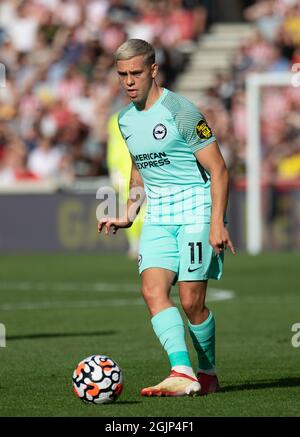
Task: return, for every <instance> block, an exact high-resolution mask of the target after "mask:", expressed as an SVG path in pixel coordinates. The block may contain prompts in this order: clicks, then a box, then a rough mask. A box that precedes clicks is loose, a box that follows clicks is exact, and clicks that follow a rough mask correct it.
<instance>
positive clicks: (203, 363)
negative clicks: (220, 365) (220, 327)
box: [188, 312, 215, 371]
mask: <svg viewBox="0 0 300 437" xmlns="http://www.w3.org/2000/svg"><path fill="white" fill-rule="evenodd" d="M188 327H189V332H190V335H191V337H192V340H193V344H194V347H195V349H196V352H197V355H198V365H199V370H204V371H205V370H210V371H213V370H214V368H215V319H214V316H213V314H212V313H211V312H210V313H209V315H208V318H207V319H206V320H204V322H203V323H200V325H192V324H191V322H190V321H189V322H188Z"/></svg>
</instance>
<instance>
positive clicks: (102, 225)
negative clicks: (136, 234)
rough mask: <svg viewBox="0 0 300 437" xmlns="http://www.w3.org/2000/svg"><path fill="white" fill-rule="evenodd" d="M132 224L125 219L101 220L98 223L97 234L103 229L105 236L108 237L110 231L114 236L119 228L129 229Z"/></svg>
mask: <svg viewBox="0 0 300 437" xmlns="http://www.w3.org/2000/svg"><path fill="white" fill-rule="evenodd" d="M131 225H132V222H130V221H128V220H125V219H117V218H103V219H101V220H99V222H98V233H99V234H100V233H101V231H102V229H105V235H109V232H110V230H112V233H113V234H114V235H115V234H116V233H117V230H118V229H119V228H130V226H131Z"/></svg>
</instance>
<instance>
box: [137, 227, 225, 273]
mask: <svg viewBox="0 0 300 437" xmlns="http://www.w3.org/2000/svg"><path fill="white" fill-rule="evenodd" d="M209 230H210V224H209V223H205V224H195V225H153V224H150V223H144V225H143V230H142V235H141V239H140V251H139V259H138V263H139V273H140V274H141V273H142V272H143V271H144V270H146V269H149V268H151V267H160V268H163V269H168V270H172V271H173V272H175V273H176V280H178V281H204V280H207V279H220V278H221V276H222V271H223V260H224V254H223V252H222V253H221V254H220V255H216V254H215V252H214V250H213V248H212V246H211V245H210V244H209Z"/></svg>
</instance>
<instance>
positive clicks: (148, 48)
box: [114, 38, 155, 65]
mask: <svg viewBox="0 0 300 437" xmlns="http://www.w3.org/2000/svg"><path fill="white" fill-rule="evenodd" d="M141 55H142V56H144V62H145V64H147V65H152V64H154V63H155V51H154V48H153V47H152V45H151V44H149V43H148V42H147V41H144V40H143V39H137V38H132V39H128V40H127V41H126V42H124V43H123V44H122V45H121V46H120V47H119V48H118V49H117V50H116V51H115V55H114V57H115V62H118V61H125V60H126V61H127V60H128V59H131V58H133V57H135V56H141Z"/></svg>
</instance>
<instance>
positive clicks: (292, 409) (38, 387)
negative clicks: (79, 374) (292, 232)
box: [0, 253, 300, 417]
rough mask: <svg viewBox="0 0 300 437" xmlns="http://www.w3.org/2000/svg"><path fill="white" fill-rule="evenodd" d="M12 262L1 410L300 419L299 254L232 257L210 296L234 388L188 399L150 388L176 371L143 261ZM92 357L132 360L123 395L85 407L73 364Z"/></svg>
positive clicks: (5, 281) (5, 291) (220, 360)
mask: <svg viewBox="0 0 300 437" xmlns="http://www.w3.org/2000/svg"><path fill="white" fill-rule="evenodd" d="M0 265H1V270H0V295H1V299H0V322H1V323H2V324H4V325H5V327H6V336H7V340H6V347H5V348H4V347H1V348H0V398H1V403H0V416H104V417H112V416H114V417H117V416H123V417H129V416H135V417H139V416H146V417H154V416H160V417H162V416H165V417H172V416H177V417H179V416H180V417H190V416H299V403H298V401H299V388H300V366H299V363H300V348H295V347H293V346H292V343H291V339H292V336H293V332H292V330H291V328H292V325H293V324H294V323H297V322H298V323H299V322H300V312H299V308H300V294H299V266H300V254H299V253H290V254H288V253H276V254H275V253H272V254H262V255H260V256H258V257H250V256H247V255H244V254H239V255H237V256H235V257H233V256H228V257H227V259H226V264H225V271H224V275H223V278H222V280H221V281H219V282H216V281H211V282H210V287H212V288H213V290H210V292H209V294H208V297H209V302H208V306H209V307H210V308H211V309H212V311H213V312H214V314H215V317H216V321H217V367H218V371H219V376H220V381H221V385H222V391H221V392H219V393H217V394H214V395H210V396H206V397H197V398H176V399H172V398H142V397H140V395H139V391H140V389H141V388H142V387H143V386H147V385H151V384H154V383H157V382H159V381H160V380H161V379H162V378H164V377H165V376H167V374H168V371H169V368H168V361H167V357H166V355H165V352H164V351H163V350H162V348H161V346H160V345H159V342H158V340H157V339H156V338H155V336H154V334H153V332H152V328H151V323H150V319H149V315H148V312H147V309H146V307H145V304H144V303H143V301H142V300H141V298H140V294H139V277H138V274H137V268H136V264H135V263H134V262H132V261H129V260H128V259H126V258H125V257H123V256H122V255H115V254H113V255H112V254H111V255H103V254H98V255H97V254H96V255H67V254H60V255H26V256H25V255H24V256H21V255H18V256H7V255H6V256H4V255H2V256H1V257H0ZM216 289H219V290H221V293H218V292H216ZM222 290H223V291H222ZM224 290H227V291H225V292H224ZM176 294H177V288H176V287H174V289H173V291H172V295H173V296H174V299H175V300H176ZM216 296H217V297H219V298H220V297H221V299H219V300H218V299H216ZM188 342H189V347H190V350H192V348H191V342H190V340H188ZM91 354H107V355H109V356H111V357H112V358H114V359H115V360H116V361H117V362H118V363H119V365H120V366H121V367H122V368H123V371H124V376H125V386H124V391H123V393H122V395H121V397H120V398H119V400H118V401H117V402H116V403H114V404H110V405H98V406H97V405H85V404H84V403H82V402H81V401H80V400H79V399H77V398H76V397H75V395H74V394H73V392H72V383H71V376H72V372H73V369H74V368H75V366H76V365H77V363H78V362H79V361H80V360H81V359H83V358H85V357H86V356H89V355H91ZM191 356H192V359H193V363H194V364H195V361H196V356H195V353H194V351H193V352H192V353H191Z"/></svg>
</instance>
